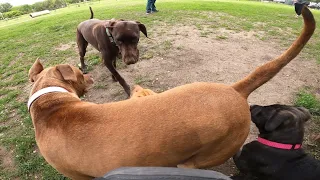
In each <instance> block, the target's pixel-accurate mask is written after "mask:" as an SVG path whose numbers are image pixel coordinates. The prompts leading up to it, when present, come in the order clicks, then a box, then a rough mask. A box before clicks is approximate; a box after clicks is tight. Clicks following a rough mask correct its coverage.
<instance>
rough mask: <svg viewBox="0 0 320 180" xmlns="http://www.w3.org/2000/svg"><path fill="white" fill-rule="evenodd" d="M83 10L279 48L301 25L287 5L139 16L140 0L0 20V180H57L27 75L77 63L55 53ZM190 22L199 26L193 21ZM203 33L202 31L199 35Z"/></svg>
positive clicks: (316, 42)
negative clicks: (37, 67) (245, 37)
mask: <svg viewBox="0 0 320 180" xmlns="http://www.w3.org/2000/svg"><path fill="white" fill-rule="evenodd" d="M89 5H90V6H92V8H93V9H94V12H95V17H96V18H99V19H111V18H123V19H131V20H138V21H140V22H143V23H144V24H145V25H146V26H147V27H148V28H149V27H152V28H157V26H159V25H161V24H175V23H177V22H179V23H181V24H192V23H194V25H195V26H196V27H197V28H198V29H201V28H202V27H203V26H209V27H210V28H213V29H215V28H221V27H223V28H225V29H228V30H232V31H236V32H240V31H255V32H264V33H263V35H259V36H258V38H260V39H261V40H275V41H278V42H280V43H281V44H283V45H288V44H289V43H291V41H292V39H294V38H295V37H296V36H297V35H298V34H299V33H300V29H301V27H302V23H301V21H297V20H296V19H295V18H294V15H295V14H294V10H293V7H292V6H287V5H282V4H274V3H261V2H249V1H213V0H195V1H194V0H179V1H175V0H161V1H158V2H157V7H158V9H159V10H160V12H159V13H157V14H153V15H151V16H147V15H145V1H141V0H121V1H115V0H113V1H110V0H109V1H100V2H94V3H85V4H81V5H80V6H76V5H73V6H70V7H66V8H64V9H59V10H56V11H52V13H51V14H49V15H46V16H41V17H38V18H34V19H31V18H30V17H29V16H28V15H24V16H22V17H20V18H18V19H14V20H9V21H0V42H1V43H0V55H1V56H0V58H1V59H0V61H1V64H0V79H1V80H0V97H1V99H0V143H1V147H4V148H5V149H6V151H7V152H11V151H12V153H10V156H12V157H11V158H12V159H13V161H14V164H15V165H14V166H12V167H9V168H8V167H6V165H5V162H0V179H13V178H17V177H18V178H19V179H35V178H42V179H62V178H63V176H61V175H59V174H58V173H57V172H56V171H55V170H54V169H53V168H51V167H50V166H49V165H48V164H47V163H46V162H45V161H44V160H43V158H42V157H40V156H39V154H38V153H37V148H36V143H35V140H34V131H33V126H32V122H31V119H30V116H29V113H28V111H27V107H26V102H27V98H28V93H29V92H28V91H26V90H27V89H28V87H29V83H28V77H27V74H28V70H29V68H30V66H31V65H32V63H33V62H34V61H35V59H36V58H38V57H40V58H41V60H42V61H43V62H45V64H46V65H47V66H49V65H53V64H57V63H62V62H66V59H68V58H74V59H78V55H77V51H75V50H74V49H72V48H70V49H67V50H65V51H59V53H57V51H56V48H58V47H59V46H60V45H61V44H68V43H74V42H75V38H76V37H75V29H76V26H77V24H78V23H79V22H81V21H83V20H86V19H88V18H89V16H90V13H89V10H88V6H89ZM199 12H202V13H199ZM205 13H222V16H221V19H220V20H217V19H211V18H209V16H204V14H205ZM313 13H314V15H315V18H316V20H317V22H318V23H317V29H316V32H315V33H314V35H313V37H312V40H311V41H310V42H309V43H308V45H307V48H305V49H304V52H303V56H306V57H309V58H310V59H311V60H312V61H316V62H317V63H320V56H319V55H318V52H319V51H320V36H319V34H320V33H319V32H320V28H319V21H318V20H319V19H320V11H313ZM195 18H196V19H202V21H198V20H197V21H193V20H194V19H195ZM206 33H207V32H206V31H205V30H203V35H204V36H205V34H206ZM150 37H151V38H156V37H152V33H151V34H150ZM223 38H224V37H221V39H223ZM89 59H90V57H89ZM299 97H300V96H299ZM307 98H308V97H307ZM306 103H307V104H308V103H310V101H309V100H307V102H306ZM311 103H313V102H311ZM315 103H316V105H314V106H315V107H316V108H319V107H320V106H319V102H317V101H316V102H315ZM317 103H318V105H317ZM302 105H305V104H302ZM318 111H319V109H318Z"/></svg>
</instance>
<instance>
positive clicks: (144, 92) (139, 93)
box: [131, 85, 157, 98]
mask: <svg viewBox="0 0 320 180" xmlns="http://www.w3.org/2000/svg"><path fill="white" fill-rule="evenodd" d="M131 94H132V95H131V98H139V97H144V96H150V95H154V94H157V93H155V92H153V91H152V90H150V89H143V88H142V87H141V86H139V85H136V86H135V87H134V89H133V90H132V93H131Z"/></svg>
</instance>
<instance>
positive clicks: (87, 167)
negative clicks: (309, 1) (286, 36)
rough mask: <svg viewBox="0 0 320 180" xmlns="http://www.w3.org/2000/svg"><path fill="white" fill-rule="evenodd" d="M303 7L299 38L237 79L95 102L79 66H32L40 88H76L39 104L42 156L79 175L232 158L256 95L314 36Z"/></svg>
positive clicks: (35, 112) (35, 107)
mask: <svg viewBox="0 0 320 180" xmlns="http://www.w3.org/2000/svg"><path fill="white" fill-rule="evenodd" d="M302 14H303V17H304V21H305V27H304V29H303V31H302V34H301V35H300V37H299V38H298V39H297V40H296V41H295V42H294V43H293V45H292V46H291V47H290V48H289V49H288V50H287V51H286V52H285V53H283V54H282V55H281V56H280V57H279V58H276V59H275V60H272V61H270V62H269V63H267V64H265V65H263V66H261V67H259V68H257V70H255V71H254V72H253V73H252V74H250V75H249V76H248V77H246V78H244V79H243V80H241V81H239V82H237V83H235V84H233V85H231V86H228V85H223V84H214V83H193V84H187V85H183V86H179V87H176V88H173V89H170V90H168V91H165V92H163V93H159V94H155V93H154V94H152V95H151V96H145V95H148V94H142V95H143V96H145V97H142V98H136V97H139V96H134V98H131V99H128V100H124V101H120V102H114V103H106V104H94V103H89V102H83V101H81V100H80V99H79V98H78V97H77V96H81V95H83V94H84V93H85V89H86V88H87V86H88V84H91V83H92V81H91V80H90V78H89V77H88V76H87V75H83V74H82V72H81V71H80V70H79V69H77V68H75V67H72V66H68V65H58V66H55V67H51V68H47V69H43V67H42V65H41V63H40V62H39V61H36V62H35V64H34V65H33V66H32V68H31V69H30V72H29V76H30V79H31V80H32V81H34V82H35V83H34V87H33V89H32V91H31V94H32V95H33V94H34V93H35V92H37V91H39V90H40V89H43V88H46V87H48V86H59V87H62V88H64V89H66V90H67V91H68V92H67V93H65V92H52V93H48V94H44V95H42V96H40V97H38V98H37V99H36V100H35V101H33V103H32V104H31V107H30V114H31V117H32V120H33V124H34V127H35V132H36V133H35V134H36V141H37V144H38V146H39V149H40V151H41V153H42V155H43V156H44V158H45V159H46V160H47V161H48V162H49V163H50V164H51V165H52V166H53V167H54V168H56V169H57V170H58V171H59V172H61V173H63V174H64V175H66V176H68V177H70V178H73V179H90V178H92V177H98V176H102V175H103V174H105V173H106V172H108V171H110V170H112V169H115V168H118V167H122V166H177V165H180V166H181V167H192V168H205V167H210V166H215V165H219V164H221V163H223V162H225V161H226V160H227V159H229V158H230V157H232V156H233V155H234V154H235V153H236V152H237V151H238V150H239V148H240V147H241V145H242V144H243V142H244V141H245V139H246V137H247V135H248V132H249V127H250V110H249V106H248V103H247V97H248V96H249V94H250V93H251V92H252V91H254V90H255V89H256V88H258V87H259V86H261V85H262V84H263V83H265V82H267V81H268V80H270V79H271V78H272V77H273V76H274V75H275V74H276V73H277V72H279V71H280V69H281V68H282V67H284V66H285V65H286V64H287V63H289V62H290V60H292V59H293V58H294V57H295V56H296V55H297V54H298V53H299V52H300V51H301V49H302V48H303V46H304V45H305V44H306V43H307V41H308V40H309V38H310V37H311V35H312V33H313V31H314V29H315V21H314V19H313V15H312V14H311V12H310V11H309V10H308V9H307V8H304V9H303V12H302ZM151 92H152V91H151ZM151 92H150V93H151Z"/></svg>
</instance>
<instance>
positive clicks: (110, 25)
mask: <svg viewBox="0 0 320 180" xmlns="http://www.w3.org/2000/svg"><path fill="white" fill-rule="evenodd" d="M116 23H117V21H116V20H115V19H111V20H110V21H109V22H108V23H107V24H106V25H105V27H106V28H108V29H109V30H110V31H111V32H112V30H113V27H114V25H115V24H116Z"/></svg>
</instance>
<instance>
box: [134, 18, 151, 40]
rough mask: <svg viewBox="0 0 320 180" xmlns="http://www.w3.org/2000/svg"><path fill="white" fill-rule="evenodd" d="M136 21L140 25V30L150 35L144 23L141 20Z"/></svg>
mask: <svg viewBox="0 0 320 180" xmlns="http://www.w3.org/2000/svg"><path fill="white" fill-rule="evenodd" d="M136 23H137V24H138V26H139V29H140V31H141V32H142V33H143V34H144V35H145V36H146V37H148V33H147V28H146V26H145V25H144V24H141V23H140V22H139V21H136Z"/></svg>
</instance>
